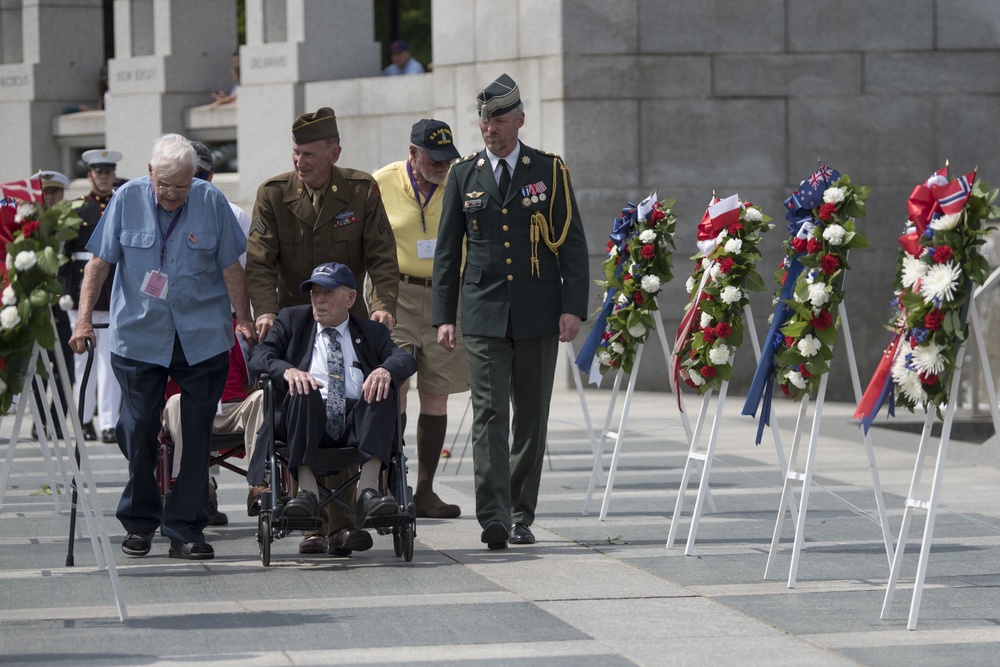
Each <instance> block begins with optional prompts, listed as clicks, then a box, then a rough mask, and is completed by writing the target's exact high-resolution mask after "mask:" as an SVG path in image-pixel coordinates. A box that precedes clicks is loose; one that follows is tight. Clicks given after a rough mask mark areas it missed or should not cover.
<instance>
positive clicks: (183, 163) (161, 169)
mask: <svg viewBox="0 0 1000 667" xmlns="http://www.w3.org/2000/svg"><path fill="white" fill-rule="evenodd" d="M149 167H150V169H152V170H153V172H155V173H156V175H157V176H160V177H165V178H170V177H171V176H174V175H175V174H179V173H181V172H182V171H187V170H190V171H191V173H192V174H193V173H194V172H195V171H197V169H198V153H196V152H195V150H194V146H192V145H191V142H190V141H188V140H187V139H185V138H184V137H182V136H181V135H179V134H164V135H163V136H162V137H160V138H159V139H157V140H156V141H155V142H154V143H153V155H152V157H150V159H149Z"/></svg>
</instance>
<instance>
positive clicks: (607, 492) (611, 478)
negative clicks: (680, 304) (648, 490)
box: [581, 304, 715, 521]
mask: <svg viewBox="0 0 1000 667" xmlns="http://www.w3.org/2000/svg"><path fill="white" fill-rule="evenodd" d="M657 305H659V304H657ZM653 329H655V330H656V333H657V336H658V338H659V339H660V345H661V346H662V347H663V358H664V359H669V358H670V354H671V349H672V348H671V347H670V345H669V343H667V336H666V334H665V333H664V331H663V323H662V321H661V320H660V317H659V315H658V314H657V315H655V316H654V317H653ZM643 348H645V343H640V344H639V345H637V346H636V351H635V360H634V361H633V363H632V374H631V375H630V376H629V381H628V386H627V387H626V389H625V402H624V404H623V405H622V414H621V417H620V418H619V422H618V428H617V430H614V431H612V430H611V419H612V418H613V417H614V412H615V405H616V404H617V401H618V391H619V389H621V383H622V378H623V377H624V375H625V372H624V370H622V369H618V372H617V373H615V383H614V385H613V386H612V388H611V396H610V398H609V400H608V410H607V413H606V414H605V417H604V426H603V427H602V428H601V438H600V440H598V442H597V448H596V450H595V451H594V465H593V468H592V469H591V471H590V483H589V484H588V486H587V498H586V499H585V500H584V502H583V515H584V516H586V515H587V514H588V512H589V511H590V500H591V498H592V497H593V494H594V488H595V487H596V486H597V485H598V484H599V483H600V481H599V480H600V477H601V473H602V472H603V466H602V462H601V459H602V458H603V456H604V443H605V442H606V441H607V439H608V438H609V437H610V438H614V440H615V449H614V452H613V454H612V456H611V466H610V468H609V469H608V477H607V483H606V484H605V487H604V499H603V501H602V502H601V513H600V519H601V521H604V519H605V518H606V517H607V514H608V508H609V507H610V505H611V491H612V489H613V488H614V484H615V473H616V472H617V470H618V460H619V458H620V456H621V450H622V445H623V443H624V440H625V429H626V426H627V424H628V414H629V409H630V408H631V406H632V394H633V393H634V392H635V381H636V377H637V375H638V373H639V367H640V361H641V360H642V351H643ZM581 400H582V393H581ZM681 417H682V419H681V421H682V423H683V425H684V430H685V432H686V435H687V438H688V442H690V441H691V425H690V424H689V422H688V420H687V416H686V415H684V414H683V413H682V414H681ZM708 501H709V503H710V507H711V509H712V511H714V510H715V505H714V500H713V499H712V498H711V495H709V498H708Z"/></svg>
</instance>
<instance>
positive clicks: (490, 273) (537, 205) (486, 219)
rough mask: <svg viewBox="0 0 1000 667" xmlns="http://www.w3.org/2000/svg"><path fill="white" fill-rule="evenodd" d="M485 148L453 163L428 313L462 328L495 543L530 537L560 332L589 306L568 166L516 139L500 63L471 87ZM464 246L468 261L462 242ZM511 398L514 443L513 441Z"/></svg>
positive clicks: (480, 501) (444, 325) (479, 491)
mask: <svg viewBox="0 0 1000 667" xmlns="http://www.w3.org/2000/svg"><path fill="white" fill-rule="evenodd" d="M476 107H477V108H478V110H479V130H480V132H481V134H482V136H483V140H484V142H485V143H486V148H485V149H483V150H481V151H479V152H478V153H474V154H473V155H470V156H468V157H466V158H464V159H462V160H460V161H459V162H458V163H456V164H455V165H454V166H452V168H451V173H450V174H449V176H448V180H447V185H446V187H445V193H444V202H443V204H442V209H441V224H440V227H439V228H438V239H437V246H436V249H435V254H434V277H433V290H434V298H433V311H434V312H433V324H434V325H435V326H437V328H438V333H437V338H438V342H439V343H440V344H441V345H442V346H444V348H445V349H449V350H450V349H454V347H455V344H456V332H455V322H456V316H457V310H458V302H459V296H460V295H461V300H462V334H463V342H464V344H465V352H466V358H467V360H468V365H469V382H470V384H471V385H472V410H473V423H472V432H473V438H474V441H473V467H474V472H475V481H476V517H477V518H478V519H479V523H480V525H481V526H482V527H483V532H482V536H481V540H482V542H483V543H485V544H486V545H487V546H488V547H489V548H490V549H503V548H506V546H507V542H508V541H509V542H511V543H512V544H531V543H533V542H534V541H535V537H534V535H533V534H532V532H531V528H530V526H531V524H532V522H533V521H534V519H535V506H536V504H537V501H538V485H539V482H540V480H541V474H542V462H543V459H544V455H545V436H546V430H547V422H548V416H549V400H550V399H551V396H552V383H553V376H554V374H555V366H556V357H557V355H558V349H559V342H560V341H571V340H573V339H574V338H575V337H576V334H577V333H578V332H579V330H580V322H581V321H582V320H583V319H585V318H586V316H587V307H588V303H587V298H588V295H589V292H590V279H589V276H588V262H589V258H588V252H587V240H586V238H585V237H584V231H583V223H582V222H581V220H580V213H579V208H578V207H577V204H576V199H575V197H574V195H573V189H572V185H571V183H570V177H569V170H568V169H567V168H566V165H565V164H564V163H563V161H562V159H561V158H560V157H559V156H558V155H553V154H552V153H546V152H543V151H539V150H536V149H534V148H530V147H529V146H525V145H524V144H523V143H521V142H520V141H519V140H518V131H519V129H520V128H521V126H522V125H523V124H524V107H523V105H522V104H521V96H520V91H519V90H518V87H517V84H516V83H514V81H513V79H511V78H510V77H509V76H507V75H506V74H504V75H502V76H500V78H498V79H497V80H496V81H494V82H493V83H491V84H490V85H489V86H487V87H486V89H485V90H483V91H481V92H480V93H479V96H478V97H477V98H476ZM463 250H465V251H466V253H467V255H466V260H465V268H464V271H463V269H462V252H463ZM511 403H512V404H513V410H514V433H513V436H514V437H513V444H512V446H511V448H510V449H508V436H509V432H510V427H509V424H510V418H509V417H510V409H511Z"/></svg>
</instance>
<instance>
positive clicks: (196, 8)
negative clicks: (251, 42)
mask: <svg viewBox="0 0 1000 667" xmlns="http://www.w3.org/2000/svg"><path fill="white" fill-rule="evenodd" d="M98 4H99V3H98ZM114 8H115V57H114V58H113V59H111V61H110V62H109V63H108V85H109V88H110V92H111V94H110V96H109V98H110V99H109V100H108V104H107V114H106V125H105V126H106V132H105V133H106V138H107V142H106V143H107V147H108V148H111V149H114V150H120V151H122V153H124V159H123V160H122V161H121V163H119V165H118V173H119V175H121V176H123V177H125V178H134V177H136V176H143V175H145V173H146V164H147V162H148V161H149V151H150V148H151V146H152V143H153V141H155V140H156V138H157V137H159V136H160V135H161V134H164V133H166V132H179V133H181V134H183V133H184V110H185V109H186V108H188V107H192V106H197V105H201V104H206V103H208V102H211V99H212V98H211V91H213V90H219V89H220V88H222V87H224V86H225V84H226V82H228V81H230V80H231V79H230V76H229V66H230V56H231V55H232V53H233V51H234V50H235V49H236V47H237V46H238V39H237V35H236V0H212V2H204V1H203V0H115V4H114ZM126 147H127V148H128V150H126Z"/></svg>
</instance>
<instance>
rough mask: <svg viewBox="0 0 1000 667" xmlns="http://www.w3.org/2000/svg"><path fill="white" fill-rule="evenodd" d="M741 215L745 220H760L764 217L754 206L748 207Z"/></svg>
mask: <svg viewBox="0 0 1000 667" xmlns="http://www.w3.org/2000/svg"><path fill="white" fill-rule="evenodd" d="M743 217H744V218H746V221H747V222H760V221H761V220H763V219H764V215H763V214H762V213H761V212H760V211H758V210H757V209H755V208H748V209H747V211H746V213H744V214H743Z"/></svg>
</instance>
